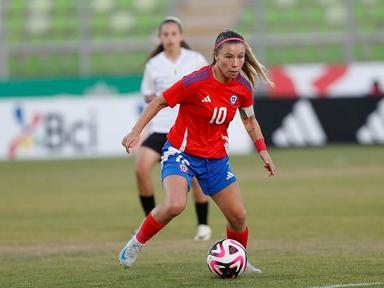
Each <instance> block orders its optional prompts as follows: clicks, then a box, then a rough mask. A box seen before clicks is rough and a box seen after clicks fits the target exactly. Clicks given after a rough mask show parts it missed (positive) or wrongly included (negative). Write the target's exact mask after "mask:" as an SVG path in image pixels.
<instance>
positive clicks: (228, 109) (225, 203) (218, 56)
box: [119, 30, 276, 272]
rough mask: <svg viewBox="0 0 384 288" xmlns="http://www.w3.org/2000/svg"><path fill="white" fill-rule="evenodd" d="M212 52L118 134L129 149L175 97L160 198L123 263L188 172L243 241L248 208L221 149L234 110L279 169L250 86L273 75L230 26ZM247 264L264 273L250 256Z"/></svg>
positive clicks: (173, 206)
mask: <svg viewBox="0 0 384 288" xmlns="http://www.w3.org/2000/svg"><path fill="white" fill-rule="evenodd" d="M213 56H214V60H213V63H212V64H211V65H208V66H205V67H203V68H202V69H200V70H198V71H196V72H193V73H192V74H190V75H188V76H185V77H183V78H182V79H181V80H180V81H178V82H177V83H176V84H174V85H173V86H171V87H170V88H169V89H167V90H166V91H164V92H163V93H162V94H161V95H160V96H158V97H156V98H155V99H154V100H153V101H152V102H151V103H150V104H149V105H148V107H147V108H146V110H145V111H144V113H143V114H142V115H141V116H140V118H139V119H138V121H137V122H136V124H135V126H134V127H133V128H132V131H131V132H130V133H129V134H128V135H126V136H125V137H124V139H123V142H122V144H123V146H124V147H125V149H126V150H127V152H128V153H129V152H130V150H131V149H132V147H134V146H135V144H136V143H137V142H138V141H139V135H140V132H141V131H142V130H143V128H144V126H145V125H146V124H147V123H148V122H149V120H151V119H152V118H153V117H154V115H156V114H157V113H158V112H159V111H160V110H161V109H163V108H164V107H167V106H170V107H173V106H175V105H176V104H180V109H179V114H178V116H177V119H176V122H175V124H174V125H173V127H172V128H171V130H170V132H169V134H168V136H167V138H168V141H167V143H166V144H165V145H164V148H163V155H162V171H161V173H162V181H163V189H164V192H165V199H164V201H163V202H162V203H161V204H159V205H158V206H156V208H155V209H153V210H152V211H151V213H150V214H148V216H147V217H146V218H145V220H144V222H143V223H142V225H141V226H140V228H139V230H138V232H137V234H136V235H134V236H133V237H132V238H131V239H130V240H129V241H128V243H127V244H126V245H125V247H124V248H123V249H122V250H121V252H120V255H119V261H120V264H121V265H122V266H123V267H125V268H129V267H131V266H132V265H133V263H134V262H135V261H136V257H137V255H138V254H139V251H140V249H141V248H142V247H143V245H144V244H145V243H146V242H147V241H148V240H149V239H151V238H152V237H153V236H154V235H155V234H156V233H157V232H159V231H160V230H161V229H162V228H164V226H165V225H166V224H168V223H169V222H170V221H171V220H172V219H173V218H174V217H175V216H177V215H178V214H180V213H181V212H182V211H183V210H184V208H185V207H186V203H187V192H188V189H189V188H190V186H191V179H192V177H196V178H197V180H198V181H199V183H200V185H201V187H202V189H203V192H204V193H205V194H207V195H209V196H211V198H212V199H213V200H214V201H215V203H216V204H217V205H218V207H219V208H220V209H221V211H222V212H223V214H224V216H225V217H226V219H227V221H228V224H227V228H226V232H227V237H228V238H231V239H234V240H237V241H239V242H240V243H241V244H242V245H243V246H244V247H247V241H248V227H247V223H246V213H245V207H244V204H243V201H242V198H241V194H240V188H239V185H238V184H237V181H236V177H235V175H234V173H233V172H232V170H231V167H230V165H229V159H228V156H227V152H226V148H227V145H228V134H227V128H228V125H229V123H230V122H231V121H232V120H233V117H234V116H235V113H236V110H237V109H239V111H240V115H241V118H242V121H243V124H244V127H245V129H246V131H247V132H248V134H249V136H250V137H251V139H252V141H253V142H254V143H255V145H256V148H257V150H258V152H259V155H260V157H261V159H262V161H263V162H264V167H265V168H266V170H267V172H268V173H269V176H274V175H275V174H276V172H275V166H274V164H273V162H272V159H271V157H270V156H269V153H268V152H267V147H266V145H265V142H264V139H263V134H262V132H261V129H260V126H259V124H258V122H257V120H256V118H255V115H254V110H253V103H252V102H253V97H252V86H251V84H250V83H249V82H248V80H249V81H250V82H251V83H252V84H253V86H255V83H256V79H257V78H261V79H263V80H264V81H265V82H266V83H267V84H272V82H271V81H270V80H269V79H268V77H267V75H266V72H265V70H264V67H263V66H262V65H261V64H260V63H259V62H258V61H257V60H256V58H255V56H254V55H253V52H252V49H251V47H250V46H249V45H248V44H247V43H246V42H245V40H244V38H243V37H242V36H241V35H240V34H238V33H236V32H234V31H232V30H225V31H224V32H222V33H220V34H219V36H218V37H217V39H216V42H215V46H214V50H213ZM241 71H243V73H244V74H245V75H246V77H247V78H248V80H246V79H245V78H244V76H243V75H241V73H240V72H241ZM246 271H248V272H261V271H260V270H259V269H257V268H255V267H254V266H252V265H251V264H250V263H249V262H248V263H247V268H246Z"/></svg>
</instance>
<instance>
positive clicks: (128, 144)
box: [121, 95, 168, 153]
mask: <svg viewBox="0 0 384 288" xmlns="http://www.w3.org/2000/svg"><path fill="white" fill-rule="evenodd" d="M167 106H168V104H167V102H166V101H165V99H164V97H163V95H160V96H157V97H156V98H154V99H153V100H152V101H151V103H149V104H148V106H147V107H146V108H145V110H144V112H143V113H142V114H141V115H140V117H139V119H138V120H137V121H136V124H135V126H133V128H132V130H131V132H130V133H128V134H127V135H126V136H125V137H124V138H123V141H122V143H121V144H122V145H123V146H124V147H125V150H126V151H127V153H130V152H131V151H130V150H131V149H132V148H133V147H134V146H135V145H136V144H137V143H138V142H139V139H140V133H141V131H143V129H144V127H145V125H147V124H148V122H149V121H150V120H151V119H152V118H153V117H155V116H156V114H157V113H159V111H160V110H161V109H163V108H165V107H167Z"/></svg>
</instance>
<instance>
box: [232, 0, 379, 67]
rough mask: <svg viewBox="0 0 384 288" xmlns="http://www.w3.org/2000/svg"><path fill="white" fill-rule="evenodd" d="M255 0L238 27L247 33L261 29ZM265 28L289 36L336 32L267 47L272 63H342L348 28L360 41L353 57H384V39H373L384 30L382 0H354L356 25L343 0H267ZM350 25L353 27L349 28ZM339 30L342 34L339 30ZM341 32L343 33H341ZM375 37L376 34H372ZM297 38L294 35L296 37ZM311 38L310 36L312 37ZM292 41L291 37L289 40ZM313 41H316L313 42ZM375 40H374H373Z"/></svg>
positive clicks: (376, 58)
mask: <svg viewBox="0 0 384 288" xmlns="http://www.w3.org/2000/svg"><path fill="white" fill-rule="evenodd" d="M254 3H255V1H247V6H245V9H244V14H243V18H242V19H241V20H240V21H239V25H238V28H239V30H240V31H242V32H243V33H245V34H247V35H252V34H253V33H254V30H255V29H257V23H256V17H255V13H254V11H255V9H257V8H258V7H255V5H254ZM263 4H264V5H263V9H264V11H265V14H264V17H265V19H264V21H265V22H264V31H263V33H264V34H265V35H266V36H275V38H276V37H289V36H290V35H293V34H295V35H296V36H298V37H300V36H303V35H304V37H305V36H308V35H312V37H314V38H318V37H321V36H325V34H331V35H332V34H333V35H332V36H333V39H332V37H331V39H329V40H325V41H322V42H323V43H321V44H319V42H320V41H316V40H315V41H310V40H309V41H307V43H305V44H300V43H299V42H296V43H295V41H294V40H292V41H291V42H292V43H287V44H285V43H283V44H281V43H278V44H276V45H271V46H269V47H268V48H267V49H266V62H267V63H268V64H287V63H306V62H325V63H340V62H344V61H345V57H344V56H345V55H344V43H340V42H341V41H340V38H345V35H346V33H347V32H352V33H353V36H352V37H355V38H356V41H357V44H355V45H354V46H353V48H352V53H353V60H355V61H369V60H384V54H383V53H382V51H384V43H383V41H381V43H379V42H377V43H374V42H375V41H372V40H370V41H369V42H368V43H367V42H366V41H364V40H365V39H366V37H368V38H369V37H371V34H372V33H373V32H377V31H382V27H384V6H383V5H382V1H380V0H357V1H350V3H349V4H350V7H351V9H352V10H353V19H352V23H354V25H355V27H351V25H349V22H348V21H349V19H347V10H346V7H345V4H348V3H347V2H342V1H339V0H335V1H333V0H312V1H308V0H264V1H263ZM348 29H350V30H348ZM337 33H338V34H337ZM337 35H342V37H339V38H338V36H337ZM325 38H326V37H325ZM371 38H372V37H371ZM292 39H294V38H292ZM308 39H310V37H308ZM287 42H289V41H287ZM311 42H312V43H311ZM372 42H373V43H372Z"/></svg>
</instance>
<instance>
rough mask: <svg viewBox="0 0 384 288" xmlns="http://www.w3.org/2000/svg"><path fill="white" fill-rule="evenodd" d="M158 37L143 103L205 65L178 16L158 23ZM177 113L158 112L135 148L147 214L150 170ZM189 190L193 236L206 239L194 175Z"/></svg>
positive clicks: (204, 202)
mask: <svg viewBox="0 0 384 288" xmlns="http://www.w3.org/2000/svg"><path fill="white" fill-rule="evenodd" d="M159 38H160V42H161V43H160V44H159V45H158V46H157V47H156V49H155V50H154V51H153V52H152V53H151V54H150V55H149V57H148V61H147V63H146V66H145V71H144V77H143V81H142V83H141V93H142V95H143V96H144V97H145V102H146V103H150V102H151V101H152V100H153V99H155V97H156V96H159V95H161V93H162V92H163V91H164V90H165V89H167V88H168V87H170V86H171V85H173V84H174V83H175V82H177V81H178V80H180V79H181V78H182V77H183V76H184V75H187V74H189V73H191V72H192V71H195V70H197V69H199V68H201V67H202V66H205V65H207V61H206V60H205V59H204V57H203V56H202V55H201V54H199V53H197V52H195V51H192V50H190V47H189V46H188V44H187V43H186V42H185V41H184V40H183V29H182V23H181V21H180V20H179V19H178V18H176V17H167V18H165V19H164V20H163V21H162V22H161V23H160V25H159ZM177 113H178V106H177V107H174V108H173V109H171V108H165V109H163V110H162V111H160V112H159V113H158V114H157V115H156V117H154V118H153V119H152V120H151V123H150V125H149V129H150V130H149V131H150V133H151V134H150V135H149V136H148V137H147V138H146V139H145V140H144V142H143V143H142V145H141V147H140V148H139V149H138V151H137V158H136V179H137V186H138V189H139V194H140V202H141V205H142V207H143V209H144V212H145V215H146V216H147V215H148V214H149V213H150V212H151V211H152V209H153V208H154V207H155V196H154V192H155V189H154V186H153V183H152V181H151V170H152V169H153V167H154V166H155V165H156V164H157V163H158V162H159V161H160V156H161V149H162V148H163V146H164V144H165V142H166V141H167V134H168V132H169V129H170V128H171V126H172V125H173V124H174V122H175V119H176V116H177ZM192 191H193V196H194V199H195V210H196V214H197V220H198V225H197V232H196V235H195V237H194V239H195V240H208V239H210V237H211V228H210V227H209V226H208V205H209V204H208V203H209V202H208V200H209V199H208V197H207V196H205V195H204V194H203V192H202V191H201V187H200V185H199V184H198V182H197V180H196V178H193V180H192Z"/></svg>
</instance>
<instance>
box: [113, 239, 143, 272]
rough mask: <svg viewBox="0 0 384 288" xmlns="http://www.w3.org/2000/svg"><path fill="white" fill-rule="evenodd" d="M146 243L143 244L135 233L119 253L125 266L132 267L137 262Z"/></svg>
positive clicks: (121, 262)
mask: <svg viewBox="0 0 384 288" xmlns="http://www.w3.org/2000/svg"><path fill="white" fill-rule="evenodd" d="M143 246H144V244H141V243H140V242H139V241H137V239H136V235H134V236H133V237H132V238H131V240H129V241H128V243H127V244H126V245H125V246H124V248H123V249H121V251H120V254H119V262H120V264H121V266H123V267H124V268H130V267H131V266H132V265H133V263H135V261H136V258H137V255H139V252H140V250H141V248H142V247H143Z"/></svg>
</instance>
